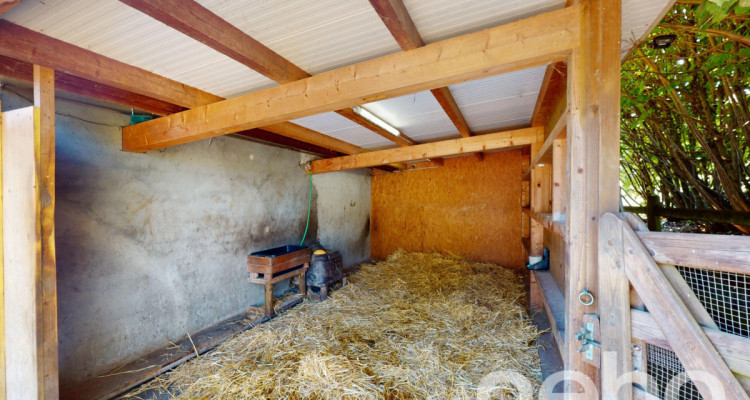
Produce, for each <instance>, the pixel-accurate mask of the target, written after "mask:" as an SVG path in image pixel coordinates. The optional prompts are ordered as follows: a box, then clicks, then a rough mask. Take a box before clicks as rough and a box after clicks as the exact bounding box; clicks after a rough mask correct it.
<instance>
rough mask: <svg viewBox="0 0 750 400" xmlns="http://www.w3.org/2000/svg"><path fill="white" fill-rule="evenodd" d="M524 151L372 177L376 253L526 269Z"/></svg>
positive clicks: (372, 241) (460, 159)
mask: <svg viewBox="0 0 750 400" xmlns="http://www.w3.org/2000/svg"><path fill="white" fill-rule="evenodd" d="M521 162H522V157H521V150H513V151H504V152H498V153H489V154H486V157H485V159H484V161H483V162H479V161H478V160H477V158H476V157H458V158H450V159H446V160H445V163H444V166H442V167H438V168H429V169H422V170H414V171H407V172H399V173H392V174H382V175H376V176H373V178H372V203H371V212H372V215H371V238H370V254H371V256H372V257H373V258H385V257H387V256H388V255H389V254H391V253H392V252H393V251H395V250H397V249H399V248H402V249H404V250H407V251H432V250H437V251H443V252H453V253H456V254H459V255H463V256H465V257H468V258H470V259H472V260H478V261H489V262H494V263H498V264H501V265H504V266H509V267H516V268H522V267H523V260H522V256H521V252H522V250H521V248H522V246H521V176H520V175H521Z"/></svg>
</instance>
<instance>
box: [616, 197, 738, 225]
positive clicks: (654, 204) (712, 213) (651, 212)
mask: <svg viewBox="0 0 750 400" xmlns="http://www.w3.org/2000/svg"><path fill="white" fill-rule="evenodd" d="M623 209H624V210H625V212H632V213H636V214H646V221H647V223H648V229H649V230H651V231H660V230H661V224H660V223H659V221H660V219H661V217H666V218H680V219H689V220H693V221H705V222H719V223H725V224H732V225H743V226H750V212H745V211H727V210H692V209H687V208H667V207H662V205H661V204H660V203H659V198H658V197H656V196H649V197H648V199H646V207H623Z"/></svg>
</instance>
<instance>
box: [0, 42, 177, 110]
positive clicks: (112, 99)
mask: <svg viewBox="0 0 750 400" xmlns="http://www.w3.org/2000/svg"><path fill="white" fill-rule="evenodd" d="M33 69H34V66H33V64H30V63H27V62H23V61H18V60H14V59H12V58H9V57H5V56H0V76H7V77H10V78H15V79H20V80H23V81H26V82H32V81H33V79H34V74H33ZM55 89H57V90H62V91H65V92H68V93H73V94H78V95H82V96H86V97H91V98H93V99H97V100H102V101H106V102H109V103H113V104H119V105H122V106H126V107H132V108H134V109H137V110H141V111H146V112H149V113H151V114H156V115H169V114H174V113H176V112H180V111H184V110H185V109H186V108H185V107H181V106H178V105H176V104H172V103H168V102H165V101H161V100H157V99H154V98H151V97H147V96H143V95H140V94H137V93H133V92H129V91H127V90H122V89H118V88H114V87H112V86H107V85H103V84H101V83H98V82H94V81H90V80H87V79H83V78H79V77H76V76H73V75H68V74H64V73H62V72H59V71H55Z"/></svg>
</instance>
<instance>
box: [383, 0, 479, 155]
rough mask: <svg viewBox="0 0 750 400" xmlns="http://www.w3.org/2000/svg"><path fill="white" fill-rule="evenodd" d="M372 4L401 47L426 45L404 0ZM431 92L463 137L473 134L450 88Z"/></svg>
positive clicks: (388, 0)
mask: <svg viewBox="0 0 750 400" xmlns="http://www.w3.org/2000/svg"><path fill="white" fill-rule="evenodd" d="M370 4H372V7H373V8H374V9H375V11H376V12H377V13H378V15H379V16H380V19H381V20H383V23H384V24H385V26H386V27H387V28H388V30H389V31H390V32H391V35H392V36H393V38H394V39H396V42H397V43H398V45H399V46H401V49H403V50H404V51H406V50H414V49H416V48H419V47H422V46H424V40H422V36H421V35H420V34H419V31H418V30H417V26H416V25H414V21H413V20H412V19H411V16H410V15H409V11H408V10H407V9H406V6H405V5H404V3H403V1H402V0H370ZM431 92H432V95H433V96H434V97H435V99H436V100H437V101H438V103H440V106H441V107H442V108H443V110H444V111H445V113H446V114H447V115H448V118H450V120H451V122H453V125H455V126H456V129H458V133H459V134H461V136H462V137H469V136H471V135H472V132H471V129H470V128H469V124H467V123H466V118H464V115H463V113H462V112H461V110H460V109H459V108H458V104H456V100H455V99H454V98H453V94H452V93H451V91H450V89H448V88H447V87H445V86H444V87H441V88H437V89H432V90H431ZM477 157H478V158H479V159H480V160H481V159H482V153H477Z"/></svg>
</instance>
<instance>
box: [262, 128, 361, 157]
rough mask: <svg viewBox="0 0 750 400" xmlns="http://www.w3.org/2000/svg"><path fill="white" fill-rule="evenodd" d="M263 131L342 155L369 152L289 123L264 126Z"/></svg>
mask: <svg viewBox="0 0 750 400" xmlns="http://www.w3.org/2000/svg"><path fill="white" fill-rule="evenodd" d="M263 130H266V131H269V132H273V133H276V134H279V135H282V136H286V137H289V138H292V139H297V140H300V141H303V142H305V143H310V144H313V145H316V146H320V147H324V148H327V149H331V150H333V151H337V152H339V153H343V154H361V153H367V152H368V151H369V150H366V149H363V148H361V147H359V146H355V145H353V144H351V143H347V142H345V141H343V140H339V139H336V138H334V137H331V136H327V135H324V134H322V133H320V132H317V131H314V130H312V129H308V128H305V127H304V126H301V125H297V124H294V123H291V122H285V123H282V124H272V125H266V126H264V127H263Z"/></svg>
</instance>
